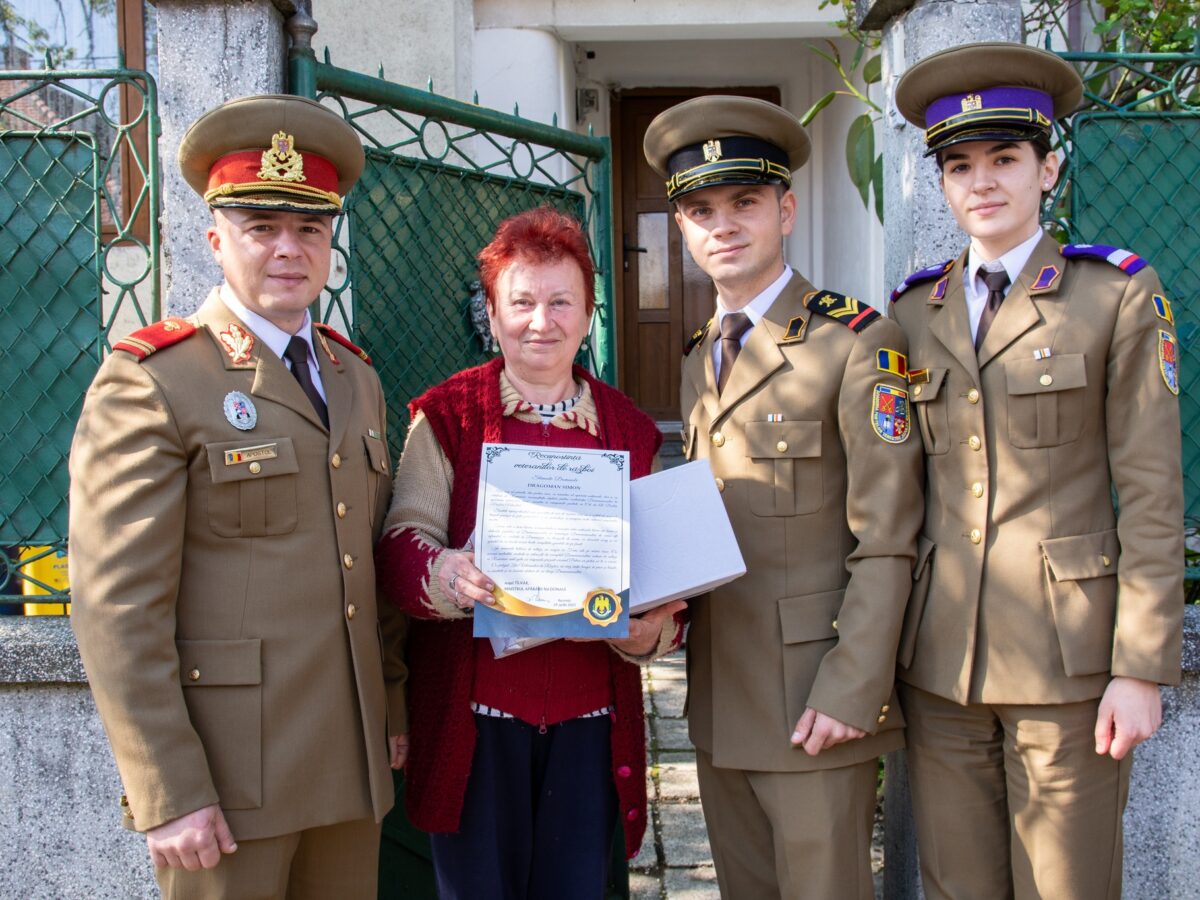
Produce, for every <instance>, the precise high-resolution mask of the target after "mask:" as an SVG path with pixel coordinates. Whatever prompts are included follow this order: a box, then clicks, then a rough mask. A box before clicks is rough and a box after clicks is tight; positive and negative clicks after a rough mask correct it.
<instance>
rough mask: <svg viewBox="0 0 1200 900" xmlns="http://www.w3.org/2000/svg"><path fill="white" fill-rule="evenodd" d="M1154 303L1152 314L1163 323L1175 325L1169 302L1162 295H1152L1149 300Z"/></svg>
mask: <svg viewBox="0 0 1200 900" xmlns="http://www.w3.org/2000/svg"><path fill="white" fill-rule="evenodd" d="M1150 299H1151V300H1152V301H1154V314H1155V315H1156V316H1158V317H1159V318H1160V319H1162V320H1163V321H1165V322H1169V323H1170V324H1172V325H1174V324H1175V315H1174V314H1173V313H1172V312H1171V301H1170V300H1168V299H1167V298H1166V297H1164V296H1163V295H1162V294H1154V295H1153V296H1152V297H1151V298H1150Z"/></svg>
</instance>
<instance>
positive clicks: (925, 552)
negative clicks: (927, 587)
mask: <svg viewBox="0 0 1200 900" xmlns="http://www.w3.org/2000/svg"><path fill="white" fill-rule="evenodd" d="M936 549H937V544H935V543H934V542H933V541H931V540H930V539H929V538H927V537H925V535H923V534H922V535H919V536H918V537H917V558H916V559H915V560H914V561H913V581H920V580H921V576H922V575H924V574H925V570H926V569H927V568H928V567H929V561H930V560H931V559H933V551H934V550H936Z"/></svg>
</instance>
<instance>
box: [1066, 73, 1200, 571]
mask: <svg viewBox="0 0 1200 900" xmlns="http://www.w3.org/2000/svg"><path fill="white" fill-rule="evenodd" d="M1063 56H1064V58H1065V59H1067V60H1068V61H1070V62H1072V63H1074V64H1075V65H1076V66H1077V67H1078V68H1079V70H1080V73H1081V75H1082V77H1083V79H1084V84H1085V86H1086V87H1085V91H1084V102H1083V105H1082V106H1081V108H1080V109H1079V110H1078V111H1077V112H1076V113H1075V114H1074V115H1073V116H1072V117H1071V118H1070V119H1069V120H1068V121H1067V122H1066V123H1065V125H1064V126H1063V127H1062V129H1061V130H1060V132H1059V139H1060V142H1061V144H1062V147H1063V148H1064V151H1065V153H1066V161H1065V170H1064V173H1065V174H1064V177H1063V178H1060V180H1059V185H1058V187H1057V189H1056V191H1055V194H1054V196H1053V197H1052V198H1050V200H1049V202H1048V205H1047V218H1049V219H1051V220H1053V221H1055V222H1056V223H1057V224H1058V225H1059V226H1061V227H1062V228H1063V229H1064V230H1065V231H1066V234H1067V236H1068V237H1069V239H1070V240H1071V241H1074V242H1087V243H1092V244H1109V245H1113V246H1117V247H1123V248H1127V249H1130V250H1133V251H1134V252H1136V253H1137V254H1138V255H1140V256H1142V257H1143V258H1145V259H1146V260H1147V261H1148V262H1149V263H1150V264H1151V265H1153V266H1154V268H1155V270H1156V271H1157V272H1158V275H1159V277H1160V278H1161V279H1162V282H1163V287H1164V290H1165V292H1166V294H1167V296H1168V298H1169V299H1170V301H1171V308H1172V311H1173V313H1174V317H1175V327H1176V330H1177V332H1178V336H1179V350H1180V357H1181V359H1180V365H1179V368H1180V395H1179V400H1180V412H1181V419H1182V426H1183V477H1184V497H1185V503H1186V506H1185V511H1186V515H1187V516H1188V519H1189V525H1194V524H1195V522H1196V519H1197V517H1200V224H1197V222H1196V218H1195V210H1196V209H1197V208H1198V207H1200V94H1198V93H1197V90H1198V80H1200V52H1197V53H1194V54H1129V55H1121V54H1101V53H1066V54H1063ZM1197 574H1200V572H1197V571H1195V570H1189V576H1192V577H1194V576H1196V575H1197Z"/></svg>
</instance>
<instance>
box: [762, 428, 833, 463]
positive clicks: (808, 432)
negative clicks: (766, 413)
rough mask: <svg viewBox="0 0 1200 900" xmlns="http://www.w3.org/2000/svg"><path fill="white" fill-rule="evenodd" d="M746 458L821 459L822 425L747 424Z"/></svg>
mask: <svg viewBox="0 0 1200 900" xmlns="http://www.w3.org/2000/svg"><path fill="white" fill-rule="evenodd" d="M746 455H747V456H749V457H751V458H753V459H796V458H800V457H811V456H820V455H821V423H820V422H747V423H746Z"/></svg>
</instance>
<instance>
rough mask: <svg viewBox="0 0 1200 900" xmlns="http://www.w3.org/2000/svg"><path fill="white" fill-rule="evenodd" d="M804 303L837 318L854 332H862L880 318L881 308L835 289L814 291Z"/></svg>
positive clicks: (823, 313)
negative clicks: (836, 291)
mask: <svg viewBox="0 0 1200 900" xmlns="http://www.w3.org/2000/svg"><path fill="white" fill-rule="evenodd" d="M804 305H805V306H807V307H808V308H809V309H811V310H812V311H813V312H818V313H821V314H822V315H826V316H829V317H830V318H831V319H837V320H838V321H839V322H841V323H842V324H843V325H845V326H846V327H847V328H849V329H850V330H851V331H854V332H861V331H862V330H863V329H864V328H866V327H867V326H868V325H870V324H871V323H872V322H874V321H875V320H876V319H878V318H879V310H877V309H875V308H874V307H871V306H868V305H867V304H866V303H861V302H859V301H858V300H856V299H855V298H854V297H847V296H846V295H845V294H838V293H835V292H834V291H813V292H812V293H811V294H809V295H808V296H806V297H805V298H804Z"/></svg>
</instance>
